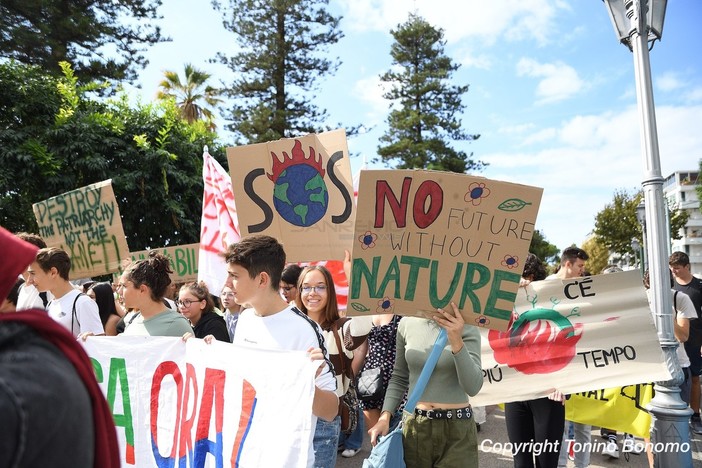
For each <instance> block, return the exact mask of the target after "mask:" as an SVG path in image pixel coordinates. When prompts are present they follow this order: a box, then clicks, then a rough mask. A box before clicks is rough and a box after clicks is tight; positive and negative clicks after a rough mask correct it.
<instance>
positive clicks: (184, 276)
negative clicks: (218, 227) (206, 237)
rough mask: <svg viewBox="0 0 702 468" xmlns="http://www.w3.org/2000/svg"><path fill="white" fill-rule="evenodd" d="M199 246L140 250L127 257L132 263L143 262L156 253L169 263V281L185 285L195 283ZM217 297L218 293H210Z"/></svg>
mask: <svg viewBox="0 0 702 468" xmlns="http://www.w3.org/2000/svg"><path fill="white" fill-rule="evenodd" d="M199 250H200V244H187V245H174V246H169V247H161V248H158V249H151V250H140V251H139V252H131V253H130V254H129V255H130V257H131V259H132V261H136V260H144V259H145V258H149V253H150V252H153V251H155V252H158V253H160V254H163V255H165V256H166V257H168V260H169V261H170V263H171V270H173V274H172V275H171V281H173V282H176V283H185V282H188V281H197V272H198V270H197V266H198V253H199ZM211 292H212V293H213V294H215V295H218V294H219V291H211Z"/></svg>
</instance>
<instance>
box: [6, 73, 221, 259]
mask: <svg viewBox="0 0 702 468" xmlns="http://www.w3.org/2000/svg"><path fill="white" fill-rule="evenodd" d="M69 75H70V74H69ZM59 89H61V91H59ZM65 95H75V96H76V97H77V101H76V102H74V104H75V105H73V106H72V107H73V112H72V113H70V115H69V114H67V113H64V117H63V118H62V119H61V121H60V122H58V121H57V119H56V117H57V116H58V115H59V113H60V112H61V109H62V108H63V106H64V105H65V100H64V96H65ZM0 111H1V112H0V146H1V147H2V148H3V151H2V153H1V154H0V163H1V164H2V167H3V171H0V224H2V225H3V226H4V227H6V228H7V229H9V230H11V231H18V230H27V231H33V232H36V222H35V220H34V215H33V213H32V203H36V202H38V201H41V200H45V199H47V198H49V197H52V196H55V195H58V194H61V193H64V192H67V191H69V190H72V189H75V188H78V187H82V186H85V185H88V184H91V183H95V182H99V181H102V180H106V179H112V185H113V188H114V191H115V196H116V197H117V201H118V204H119V208H120V214H121V216H122V224H123V226H124V232H125V234H126V235H127V242H128V244H129V248H130V250H132V251H136V250H143V249H146V248H154V247H161V246H165V245H179V244H188V243H193V242H198V239H199V237H200V216H201V210H202V192H203V185H202V159H201V154H202V148H203V146H204V145H209V147H210V151H211V154H213V155H216V154H217V153H218V152H220V151H221V148H220V147H218V145H217V144H216V142H214V141H213V140H214V135H213V134H212V133H211V132H209V131H207V129H206V127H205V126H204V125H202V124H201V123H200V124H195V125H190V124H188V123H187V122H185V121H184V120H182V119H181V118H180V113H179V110H178V108H177V107H176V105H175V103H173V102H172V101H166V102H159V103H156V104H150V105H139V106H137V107H135V108H132V107H130V106H129V104H128V102H127V100H126V99H125V98H119V99H113V100H108V101H97V100H91V99H89V98H88V97H87V95H86V93H85V92H84V91H83V89H82V88H81V87H78V86H76V83H75V81H73V80H72V79H71V78H70V76H68V77H65V78H54V77H50V76H48V75H47V74H45V73H43V72H42V71H40V70H39V69H38V68H37V67H32V66H25V65H20V64H18V63H16V62H8V63H3V64H0Z"/></svg>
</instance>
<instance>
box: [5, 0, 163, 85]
mask: <svg viewBox="0 0 702 468" xmlns="http://www.w3.org/2000/svg"><path fill="white" fill-rule="evenodd" d="M160 6H161V0H121V1H118V2H117V1H112V0H84V1H79V2H78V1H66V0H3V1H2V2H0V57H5V58H11V59H16V60H18V61H20V62H22V63H24V64H28V65H39V66H40V67H42V68H43V69H45V70H47V71H48V72H50V73H52V74H53V75H55V76H60V75H61V73H62V72H61V70H60V69H59V63H60V62H61V61H68V62H70V63H72V64H74V67H75V70H76V76H78V77H79V78H80V80H81V81H86V82H87V81H91V80H95V79H114V80H122V79H127V80H133V79H134V78H136V72H137V71H138V70H139V69H141V68H143V67H144V66H145V65H146V63H147V62H146V59H145V57H144V56H143V55H142V52H143V51H144V50H145V45H151V44H154V43H157V42H160V41H162V38H161V32H160V29H159V27H158V26H155V25H154V20H155V19H158V18H160V16H159V15H158V14H157V9H158V7H160Z"/></svg>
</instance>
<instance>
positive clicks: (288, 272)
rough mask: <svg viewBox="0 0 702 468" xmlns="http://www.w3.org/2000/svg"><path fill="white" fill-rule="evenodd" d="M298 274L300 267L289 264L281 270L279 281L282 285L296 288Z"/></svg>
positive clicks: (295, 264)
mask: <svg viewBox="0 0 702 468" xmlns="http://www.w3.org/2000/svg"><path fill="white" fill-rule="evenodd" d="M300 273H302V267H301V266H300V265H298V264H297V263H291V264H290V265H288V266H286V267H285V268H283V274H282V275H281V276H280V280H281V281H282V282H283V283H288V284H292V285H295V286H297V280H298V279H300Z"/></svg>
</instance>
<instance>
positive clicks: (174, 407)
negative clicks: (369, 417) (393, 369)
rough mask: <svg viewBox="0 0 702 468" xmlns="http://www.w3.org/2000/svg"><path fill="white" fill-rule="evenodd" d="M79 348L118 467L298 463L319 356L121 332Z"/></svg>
mask: <svg viewBox="0 0 702 468" xmlns="http://www.w3.org/2000/svg"><path fill="white" fill-rule="evenodd" d="M85 348H86V350H87V352H88V354H89V355H90V357H91V359H92V361H93V366H94V367H95V372H96V375H97V379H98V382H99V383H100V385H101V387H102V389H103V391H104V392H105V395H106V397H107V401H108V403H109V406H110V408H111V409H112V413H113V417H114V420H115V425H116V427H117V435H118V439H119V444H120V451H121V454H122V466H137V467H140V468H141V467H159V468H161V467H173V466H180V467H205V466H211V467H222V466H231V467H257V466H261V467H263V466H285V467H300V468H304V467H306V466H307V461H308V456H309V454H308V450H309V448H310V445H311V438H312V436H313V433H314V426H313V425H312V398H313V395H314V374H315V370H316V368H317V367H318V364H319V363H313V362H311V361H310V359H309V357H308V356H307V354H306V353H303V352H291V351H261V350H260V349H256V350H253V349H249V348H245V347H239V346H235V345H232V344H228V343H221V342H218V341H215V342H213V343H212V344H211V345H207V344H205V343H204V342H203V341H202V340H198V339H190V340H188V342H187V343H183V341H182V340H181V339H180V338H165V337H124V336H118V337H91V338H89V339H88V340H87V341H86V342H85Z"/></svg>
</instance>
